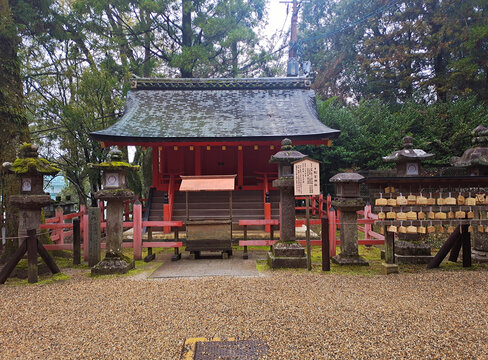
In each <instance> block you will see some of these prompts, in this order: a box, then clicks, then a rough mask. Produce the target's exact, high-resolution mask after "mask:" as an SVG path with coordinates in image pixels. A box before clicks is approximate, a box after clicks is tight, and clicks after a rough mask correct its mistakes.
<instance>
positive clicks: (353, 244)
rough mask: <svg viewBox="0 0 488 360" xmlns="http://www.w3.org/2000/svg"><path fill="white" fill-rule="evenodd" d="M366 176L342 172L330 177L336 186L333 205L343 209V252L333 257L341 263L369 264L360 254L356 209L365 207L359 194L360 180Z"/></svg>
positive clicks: (333, 259) (337, 262)
mask: <svg viewBox="0 0 488 360" xmlns="http://www.w3.org/2000/svg"><path fill="white" fill-rule="evenodd" d="M363 180H364V177H363V176H361V175H359V174H357V173H340V174H337V175H334V176H333V177H331V178H330V179H329V181H330V182H331V183H333V184H334V186H335V191H336V197H335V199H334V200H333V201H332V205H333V206H334V207H335V208H336V209H337V210H340V211H341V234H340V238H341V253H340V254H339V255H336V256H334V257H333V258H332V261H334V262H335V263H336V264H339V265H369V264H368V262H367V261H366V260H365V259H363V258H362V257H360V256H359V251H358V229H357V219H358V216H357V213H356V211H358V210H361V209H362V208H364V205H365V203H364V200H363V199H361V197H360V196H359V194H360V192H359V191H360V188H359V186H360V182H361V181H363Z"/></svg>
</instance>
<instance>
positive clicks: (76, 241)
mask: <svg viewBox="0 0 488 360" xmlns="http://www.w3.org/2000/svg"><path fill="white" fill-rule="evenodd" d="M80 240H81V238H80V218H74V219H73V265H79V264H80V263H81V242H80Z"/></svg>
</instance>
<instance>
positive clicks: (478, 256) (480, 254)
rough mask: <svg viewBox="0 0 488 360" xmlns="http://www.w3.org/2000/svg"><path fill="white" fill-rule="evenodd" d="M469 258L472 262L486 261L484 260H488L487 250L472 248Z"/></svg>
mask: <svg viewBox="0 0 488 360" xmlns="http://www.w3.org/2000/svg"><path fill="white" fill-rule="evenodd" d="M471 260H472V261H473V262H474V263H486V262H488V252H487V251H480V250H476V249H472V250H471Z"/></svg>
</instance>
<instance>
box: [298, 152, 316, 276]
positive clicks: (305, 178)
mask: <svg viewBox="0 0 488 360" xmlns="http://www.w3.org/2000/svg"><path fill="white" fill-rule="evenodd" d="M293 174H294V175H293V178H294V185H295V186H294V188H295V196H305V204H306V214H305V215H306V218H307V220H306V221H307V232H306V237H307V269H308V271H310V270H312V249H311V247H310V195H320V166H319V162H318V161H317V160H311V159H308V158H307V159H303V160H299V161H295V162H294V163H293Z"/></svg>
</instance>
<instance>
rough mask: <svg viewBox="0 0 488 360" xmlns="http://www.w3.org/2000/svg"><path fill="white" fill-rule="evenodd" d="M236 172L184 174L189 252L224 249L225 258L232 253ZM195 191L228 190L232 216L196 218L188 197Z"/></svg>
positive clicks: (197, 253) (187, 246)
mask: <svg viewBox="0 0 488 360" xmlns="http://www.w3.org/2000/svg"><path fill="white" fill-rule="evenodd" d="M235 178H236V175H219V176H213V175H207V176H181V179H182V181H181V186H180V191H185V192H186V222H185V226H186V251H190V254H191V255H192V257H194V258H195V257H198V256H199V255H200V252H201V251H222V257H223V258H227V257H228V256H229V255H232V191H233V190H234V186H235ZM192 191H228V192H229V217H228V218H216V219H192V218H191V217H190V208H189V201H188V196H189V192H192Z"/></svg>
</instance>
